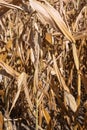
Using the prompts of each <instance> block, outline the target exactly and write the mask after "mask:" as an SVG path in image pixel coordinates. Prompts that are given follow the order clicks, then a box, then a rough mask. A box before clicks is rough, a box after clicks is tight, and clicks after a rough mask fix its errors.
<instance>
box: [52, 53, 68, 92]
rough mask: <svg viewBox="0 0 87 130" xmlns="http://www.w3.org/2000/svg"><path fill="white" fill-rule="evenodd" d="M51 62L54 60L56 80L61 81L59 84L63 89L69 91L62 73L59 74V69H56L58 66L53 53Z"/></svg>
mask: <svg viewBox="0 0 87 130" xmlns="http://www.w3.org/2000/svg"><path fill="white" fill-rule="evenodd" d="M53 62H54V69H55V73H56V75H57V78H58V80H59V81H60V82H61V84H62V86H63V88H64V90H66V91H67V92H69V93H70V90H69V88H68V87H67V85H66V83H65V81H64V79H63V77H62V75H61V73H60V71H59V69H58V66H57V63H56V59H55V56H54V55H53Z"/></svg>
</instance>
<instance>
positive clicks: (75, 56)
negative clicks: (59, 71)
mask: <svg viewBox="0 0 87 130" xmlns="http://www.w3.org/2000/svg"><path fill="white" fill-rule="evenodd" d="M72 50H73V58H74V62H75V66H76V69H77V70H79V59H78V56H77V49H76V45H75V44H72Z"/></svg>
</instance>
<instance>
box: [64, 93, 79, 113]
mask: <svg viewBox="0 0 87 130" xmlns="http://www.w3.org/2000/svg"><path fill="white" fill-rule="evenodd" d="M64 100H65V103H66V105H67V106H68V107H70V108H71V110H72V111H73V112H76V110H77V104H76V101H75V98H74V96H73V95H72V94H70V93H68V92H66V91H64Z"/></svg>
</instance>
